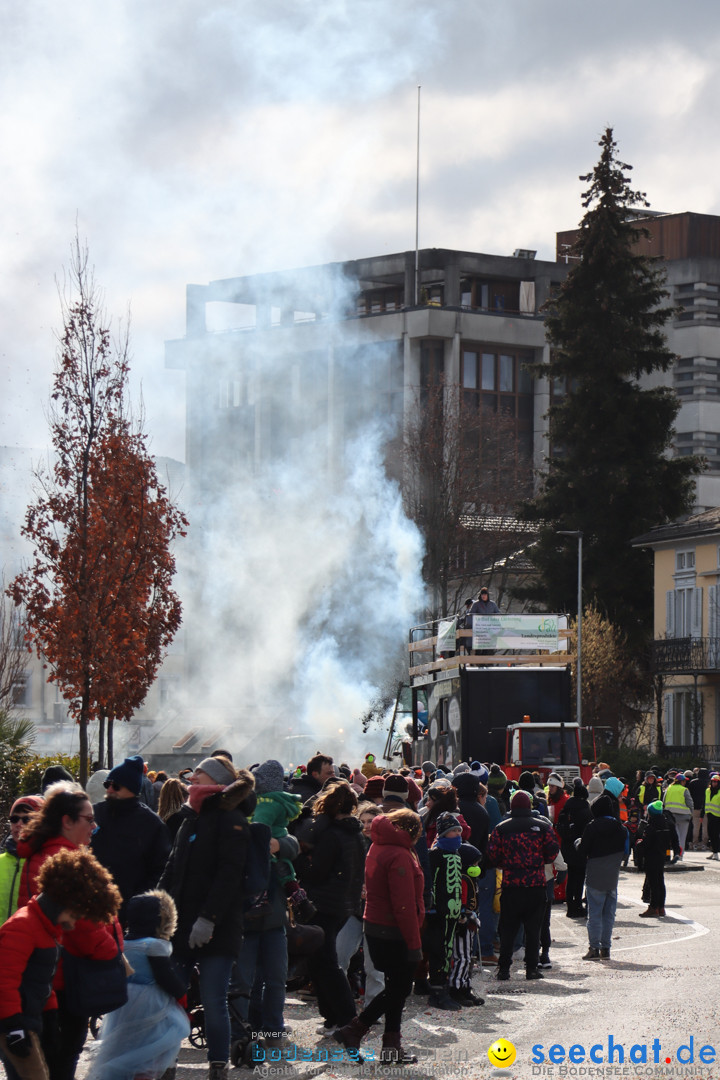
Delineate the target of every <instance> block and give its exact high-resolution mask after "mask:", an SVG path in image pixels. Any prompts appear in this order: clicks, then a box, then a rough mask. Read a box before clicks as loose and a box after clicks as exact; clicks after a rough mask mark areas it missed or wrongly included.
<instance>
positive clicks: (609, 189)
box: [522, 128, 702, 646]
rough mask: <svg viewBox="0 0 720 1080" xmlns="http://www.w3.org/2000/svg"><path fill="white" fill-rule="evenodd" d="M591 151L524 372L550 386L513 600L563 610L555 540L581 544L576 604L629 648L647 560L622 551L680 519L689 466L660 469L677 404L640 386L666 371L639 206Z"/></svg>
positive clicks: (571, 551) (614, 164)
mask: <svg viewBox="0 0 720 1080" xmlns="http://www.w3.org/2000/svg"><path fill="white" fill-rule="evenodd" d="M599 146H600V147H601V150H602V153H601V155H600V160H599V161H598V163H597V165H596V166H595V168H594V169H593V171H592V172H591V173H589V174H588V175H586V176H581V177H580V179H581V180H582V181H583V182H585V183H587V184H588V185H589V186H588V188H587V190H586V191H585V192H584V195H583V206H584V208H585V211H586V212H585V216H584V218H583V220H582V223H581V226H580V234H579V237H578V240H577V242H576V244H575V246H574V248H573V251H572V255H573V256H574V257H575V259H576V260H577V261H576V262H575V264H574V265H573V267H572V269H571V271H570V273H569V274H568V277H567V278H566V280H565V282H564V283H563V285H562V286H561V287H560V289H558V291H557V293H556V294H555V295H554V296H553V297H552V298H551V300H550V301H549V302H548V304H547V305H546V309H545V310H546V326H547V338H548V342H549V344H550V346H551V351H550V361H549V363H547V364H538V365H535V370H534V373H535V375H541V376H545V377H546V378H548V379H549V380H550V381H551V387H552V394H551V405H550V409H549V414H548V415H549V425H550V452H549V457H548V459H547V472H546V474H545V476H544V478H543V481H542V486H541V489H540V491H539V493H538V494H537V495H536V497H535V498H533V499H532V500H531V501H530V502H528V503H526V504H525V506H524V507H523V515H524V516H525V517H529V518H531V519H535V520H538V521H540V522H542V527H541V530H540V539H539V543H538V544H537V546H536V547H535V548H533V550H532V558H533V562H534V564H535V567H536V569H537V571H538V577H537V579H536V581H535V582H534V584H533V585H531V586H528V587H526V588H525V589H524V590H523V593H522V595H523V596H524V597H525V598H526V599H530V600H532V601H535V602H539V603H542V604H543V605H546V607H547V608H549V609H550V610H552V611H574V610H576V608H577V554H576V549H575V546H574V544H573V543H572V542H569V541H568V538H563V537H559V536H558V535H557V532H558V530H563V529H564V530H581V531H582V533H583V536H584V539H583V593H584V597H585V603H586V604H588V603H589V604H593V605H594V606H596V607H597V608H598V610H600V611H602V612H603V613H605V614H606V615H607V616H608V618H609V619H610V620H611V621H612V622H613V623H614V624H615V625H616V626H617V627H619V628H620V629H621V630H622V631H623V632H624V633H625V634H626V635H627V638H628V642H629V643H630V645H635V646H638V645H639V644H641V643H642V642H643V640H645V639H646V638H647V636H648V634H649V633H650V631H651V612H652V557H651V555H650V554H649V553H648V552H645V551H641V550H636V549H634V548H632V547H631V546H630V543H629V541H630V540H631V539H632V537H633V536H637V535H639V534H640V533H643V532H646V531H647V530H648V529H650V528H652V527H653V526H654V525H660V524H663V523H664V522H667V521H670V520H673V519H675V518H677V517H680V516H681V515H683V514H685V513H687V512H688V511H689V510H690V509H691V506H692V501H693V496H694V477H695V476H696V475H697V473H698V472H699V471H700V470H701V468H702V464H701V461H700V460H699V459H697V458H689V457H683V458H673V457H672V456H671V455H670V448H671V442H672V435H673V424H674V420H675V417H676V415H677V412H678V408H679V402H678V400H677V397H676V396H675V394H674V392H673V390H672V389H670V388H668V387H665V386H657V385H654V386H653V385H652V383H653V382H655V381H657V380H652V379H648V378H647V377H648V376H652V375H654V374H655V373H658V372H663V371H666V370H667V369H668V368H669V367H670V366H671V364H672V363H673V361H674V360H675V357H674V355H673V354H672V353H671V352H670V350H669V349H668V346H667V341H666V337H665V334H664V329H663V328H664V326H665V324H666V323H667V321H668V320H669V319H670V318H671V317H672V316H673V314H674V309H673V308H672V307H670V306H668V304H667V300H668V296H667V292H666V291H665V288H664V283H665V272H664V269H663V266H662V264H661V262H660V261H659V260H655V259H650V258H647V257H646V256H643V255H641V254H639V253H638V252H637V250H636V248H635V244H636V241H637V240H638V239H639V238H640V237H641V236H644V235H647V230H646V229H643V228H642V227H641V225H640V224H639V223H638V214H637V211H633V209H632V208H633V207H646V206H648V205H649V204H648V202H647V200H646V198H645V195H644V193H643V192H639V191H633V190H632V188H631V187H630V183H629V179H628V175H627V174H628V172H629V170H630V168H631V167H630V166H629V165H625V164H623V163H622V162H621V161H619V160H618V159H617V156H616V149H617V147H616V143H615V141H614V139H613V132H612V129H611V128H608V129H607V130H606V131H605V133H604V135H603V136H602V138H601V140H600V143H599ZM643 377H645V386H643V385H642V383H641V379H643Z"/></svg>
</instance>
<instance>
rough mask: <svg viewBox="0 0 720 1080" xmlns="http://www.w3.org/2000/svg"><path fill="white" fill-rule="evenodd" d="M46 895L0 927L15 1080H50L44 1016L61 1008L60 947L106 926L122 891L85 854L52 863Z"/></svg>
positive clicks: (7, 1037) (4, 1025)
mask: <svg viewBox="0 0 720 1080" xmlns="http://www.w3.org/2000/svg"><path fill="white" fill-rule="evenodd" d="M36 883H37V888H38V895H37V896H33V897H31V899H30V900H29V901H28V903H27V904H25V905H24V907H21V908H19V909H18V911H16V912H15V914H14V915H11V916H10V918H9V919H8V920H7V922H5V923H4V924H3V926H2V927H0V954H1V955H2V958H3V962H2V965H0V1058H1V1059H2V1062H3V1064H4V1066H5V1070H6V1073H7V1076H8V1078H9V1080H18V1078H19V1080H48V1076H49V1073H48V1067H47V1063H46V1059H45V1056H44V1053H43V1050H42V1047H41V1034H42V1032H43V1030H44V1025H43V1020H44V1017H46V1016H48V1015H50V1014H52V1013H54V1012H55V1010H56V1009H57V1000H56V997H55V994H54V992H53V976H54V974H55V969H56V966H57V960H58V952H59V945H60V943H61V941H62V939H63V935H64V934H65V933H68V934H69V933H72V932H73V931H74V930H75V928H76V926H77V925H78V923H79V922H80V921H81V920H82V921H83V922H88V921H90V922H92V923H94V922H96V921H98V922H100V921H102V922H106V921H107V920H109V919H112V918H113V917H114V916H115V915H116V913H117V910H118V908H119V906H120V893H119V892H118V890H117V888H116V886H115V885H114V884H113V882H112V878H111V877H110V875H109V874H108V872H107V870H105V869H104V867H102V866H100V864H99V863H98V861H97V859H95V857H94V856H93V855H92V854H91V853H90V852H89V851H83V850H81V849H76V850H74V851H71V850H69V849H66V850H63V851H59V852H57V853H56V854H55V855H53V856H51V857H50V858H49V859H46V860H45V862H44V863H43V866H42V867H41V869H40V871H39V872H38V874H37V878H36Z"/></svg>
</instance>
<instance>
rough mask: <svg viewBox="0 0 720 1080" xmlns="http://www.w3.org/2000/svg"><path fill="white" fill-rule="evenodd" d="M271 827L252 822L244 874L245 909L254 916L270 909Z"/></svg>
mask: <svg viewBox="0 0 720 1080" xmlns="http://www.w3.org/2000/svg"><path fill="white" fill-rule="evenodd" d="M270 839H271V833H270V826H269V825H264V824H262V822H260V821H251V822H250V842H249V844H248V849H247V858H246V860H245V872H244V874H243V909H244V910H245V911H247V912H250V911H252V912H253V914H255V915H257V914H261V910H259V909H262V910H263V911H264V910H267V908H268V907H269V901H268V895H267V894H268V888H269V887H270Z"/></svg>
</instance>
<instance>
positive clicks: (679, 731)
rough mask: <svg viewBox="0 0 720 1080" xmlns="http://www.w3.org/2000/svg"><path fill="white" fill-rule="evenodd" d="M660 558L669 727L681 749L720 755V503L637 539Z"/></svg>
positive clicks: (659, 634)
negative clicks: (719, 505) (717, 506)
mask: <svg viewBox="0 0 720 1080" xmlns="http://www.w3.org/2000/svg"><path fill="white" fill-rule="evenodd" d="M633 543H634V545H635V546H636V547H646V548H651V549H652V551H653V552H654V565H655V579H654V580H655V585H654V589H655V605H654V609H655V625H654V639H655V640H654V645H653V669H654V671H655V674H656V675H657V676H658V677H660V678H662V680H663V687H662V689H663V693H662V702H663V734H664V738H665V742H666V745H667V746H668V747H672V748H675V750H676V751H678V752H680V751H682V750H684V751H686V752H687V753H688V754H689V755H695V756H696V755H697V751H698V749H699V748H702V756H703V757H704V758H705V759H706V760H708V762H709V763H710V764H713V765H717V764H719V763H720V508H715V509H713V510H708V511H705V513H702V514H697V515H695V516H693V517H691V518H688V519H687V520H686V521H684V522H680V523H676V524H673V525H666V526H661V527H658V528H657V529H653V530H651V531H650V532H649V533H646V534H645V535H644V536H639V537H637V538H636V539H635V540H634V541H633Z"/></svg>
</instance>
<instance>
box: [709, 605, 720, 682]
mask: <svg viewBox="0 0 720 1080" xmlns="http://www.w3.org/2000/svg"><path fill="white" fill-rule="evenodd" d="M718 599H719V597H718V586H717V585H710V587H709V588H708V639H709V640H708V663H709V664H710V667H717V666H718V647H719V646H720V640H718V639H720V633H719V632H718V631H719V630H720V627H719V626H718V622H719V621H720V611H718Z"/></svg>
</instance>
